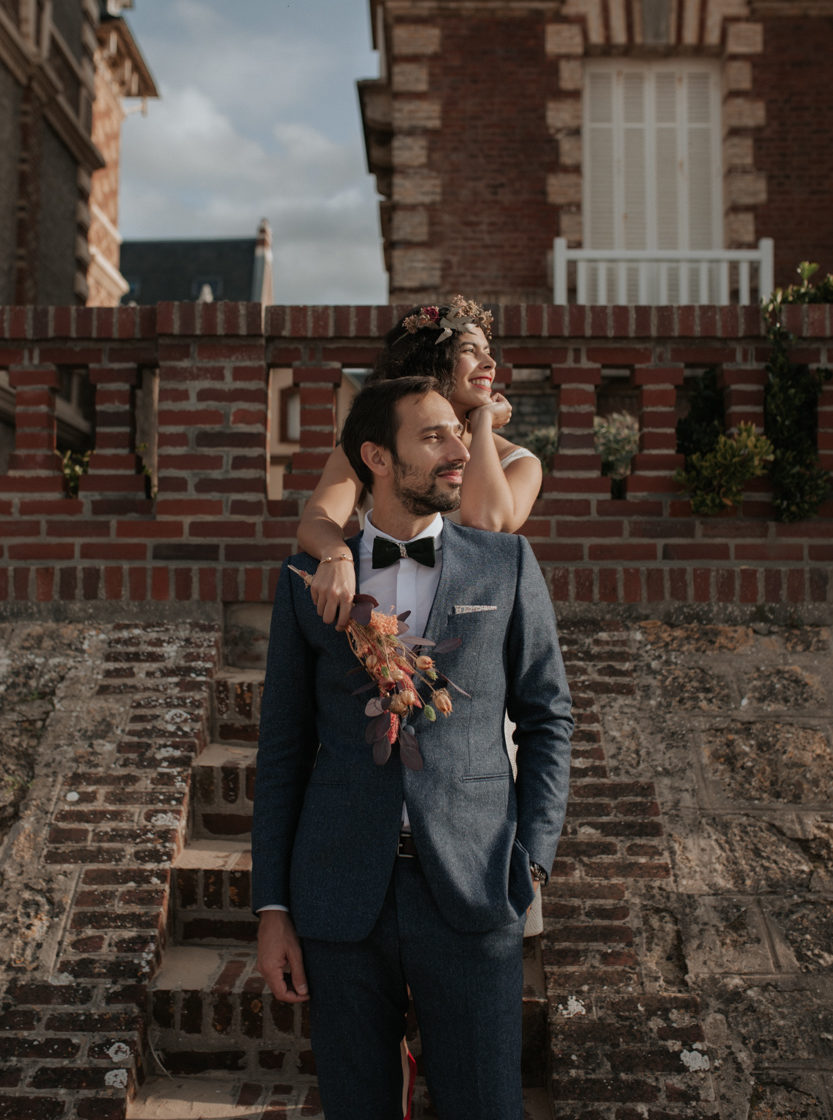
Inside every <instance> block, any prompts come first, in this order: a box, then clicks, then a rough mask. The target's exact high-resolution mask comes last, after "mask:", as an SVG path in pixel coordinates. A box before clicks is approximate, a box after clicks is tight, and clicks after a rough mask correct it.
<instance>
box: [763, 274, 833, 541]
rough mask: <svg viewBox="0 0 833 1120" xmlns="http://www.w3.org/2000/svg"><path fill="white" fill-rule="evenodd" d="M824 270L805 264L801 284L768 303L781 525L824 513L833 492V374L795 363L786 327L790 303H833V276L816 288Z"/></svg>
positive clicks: (769, 412)
mask: <svg viewBox="0 0 833 1120" xmlns="http://www.w3.org/2000/svg"><path fill="white" fill-rule="evenodd" d="M817 271H818V265H817V264H813V263H811V262H810V261H802V262H801V264H800V265H799V266H798V273H799V276H800V277H801V282H800V283H799V284H791V285H790V286H789V287H788V288H785V289H781V288H778V289H776V291H775V292H773V294H772V295H771V296H770V298H769V299H768V300H766V301H765V302H764V304H763V312H764V320H765V323H766V333H767V337H768V338H769V340H770V343H771V345H772V354H771V357H770V360H769V362H768V363H767V366H766V370H767V385H766V394H765V397H764V431H765V432H766V434H767V436H768V437H769V439H770V440H771V441H772V446H773V460H772V466H771V468H770V475H771V478H772V500H773V504H774V506H775V516H776V518H777V519H778V520H779V521H801V520H803V519H805V518H808V517H812V516H813V515H814V514H815V513H817V512H818V508H819V506H820V505H821V503H822V502H824V501H825V500H826V499H827V498H828V497H830V495H831V492H833V478H832V477H831V475H830V472H829V471H826V470H825V469H824V468H823V467H822V466H821V464H820V463H819V456H818V446H817V437H818V400H819V396H820V395H821V390H822V386H823V385H824V383H825V381H829V380H830V378H831V376H833V374H832V373H831V371H830V370H829V369H816V370H811V369H810V367H809V366H807V365H802V364H796V363H793V362H792V361H791V360H790V346H791V344H792V342H793V336H792V335H791V334H790V332H789V331H787V330H786V329H785V328H784V326H783V325H782V323H781V310H782V308H783V306H784V305H785V304H794V303H833V276H831V275H830V274H828V275H827V276H826V277H824V278H823V279H822V280H819V281H818V282H816V283H813V280H812V278H813V276H814V275H815V273H816V272H817Z"/></svg>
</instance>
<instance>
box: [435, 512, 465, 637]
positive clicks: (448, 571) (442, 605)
mask: <svg viewBox="0 0 833 1120" xmlns="http://www.w3.org/2000/svg"><path fill="white" fill-rule="evenodd" d="M456 532H457V527H456V525H455V524H454V522H453V521H445V522H444V523H443V535H442V545H443V547H442V557H443V567H442V571H441V572H440V581H439V583H438V585H437V593H436V595H435V596H434V602H433V603H432V604H431V611H430V613H429V615H428V622H427V623H426V626H425V637H426V638H430V639H431V641H432V642H438V641H440V640H441V639H442V637H443V633H444V631H445V628H446V626H447V624H448V616H449V614H450V613H451V608H452V605H453V603H454V598H455V596H456V595H457V588H459V587H460V585H461V583H464V582H465V577H466V570H465V569H466V564H465V558H464V557H463V555H462V552H463V550H462V549H461V548H460V547H459V545H460V540H459V538H458V537H457V535H456ZM470 574H471V573H470Z"/></svg>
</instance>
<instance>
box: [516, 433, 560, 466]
mask: <svg viewBox="0 0 833 1120" xmlns="http://www.w3.org/2000/svg"><path fill="white" fill-rule="evenodd" d="M518 443H520V444H522V445H523V446H524V447H526V448H528V449H529V450H530V451H531V452H532V454H533V455H537V456H538V458H539V459H540V460H541V465H542V466H543V468H544V471H550V470H552V461H553V458H554V456H555V453H556V451H557V450H558V428H557V427H556V426H555V424H552V425H550V426H549V427H546V428H535V429H533V431H531V432H529V433H528V434H527V435H525V436H521V437H519V438H518Z"/></svg>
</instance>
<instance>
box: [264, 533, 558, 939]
mask: <svg viewBox="0 0 833 1120" xmlns="http://www.w3.org/2000/svg"><path fill="white" fill-rule="evenodd" d="M348 543H349V544H350V547H351V549H352V550H353V553H354V556H356V549H357V543H358V538H355V539H353V540H352V541H349V542H348ZM289 562H291V563H294V564H295V566H296V567H299V568H303V569H304V570H306V571H310V572H312V571H314V570H315V567H316V561H315V560H314V559H313V558H312V557H310V556H308V555H306V554H305V553H302V554H301V555H300V556H296V557H293V558H292V560H291V561H288V562H287V563H289ZM472 606H474V607H489V608H492V607H493V608H495V609H488V610H480V609H477V610H471V609H466V608H471V607H472ZM425 636H426V637H428V638H431V639H433V640H434V641H436V642H438V641H441V640H443V639H445V638H450V637H454V636H459V637H460V638H461V639H462V645H461V646H460V647H459V648H458V649H456V650H454V651H452V652H451V653H446V654H442V655H439V656H438V658H437V661H438V667H439V669H440V671H441V672H442V673H445V674H446V675H447V676H448V677H449V678H450V679H451V680H453V681H454V682H455V683H457V684H459V685H460V687H461V688H464V689H465V690H466V691H467V692H469V693H470V694H471V699H468V698H466V697H463V696H460V695H459V694H456V693H454V692H453V691H452V695H453V696H454V711H453V713H452V714H451V715H450V716H448V717H447V718H443V717H442V716H440V717H438V719H437V721H436V722H435V723H433V724H432V723H429V722H428V721H427V720H426V719H425V717H424V716H423V715H422V714H420V715H418V716H417V718H416V721H415V722H414V730H415V731H416V734H417V736H418V739H419V744H420V751H421V753H422V756H423V758H424V761H425V766H424V769H423V770H421V771H411V770H407V769H405V768H404V767H403V766H402V764H401V763H400V762H399V760H398V758H397V756H396V752H395V751H394V754H393V756H392V757H391V759H390V760H389V761H388V762H387V763H386V764H385V765H384V766H377V765H376V764H375V763H374V762H373V759H372V756H371V748H370V746H369V745H368V743H367V742H366V740H365V729H366V727H367V724H368V717H367V716H366V715H365V714H364V707H365V704H366V703H367V699H368V697H369V696H370V695H372V693H369V692H365V693H362V694H360V695H359V696H353V695H351V693H352V692H353V690H354V689H356V688H358V687H360V686H361V685H362V684H363V683H365V681H366V680H367V677H366V674H365V673H364V671H363V670H362V669H361V668H359V670H358V672H356V671H355V670H356V669H357V666H358V662H357V661H356V659H355V657H354V655H353V653H352V651H351V649H350V645H349V643H348V640H347V637H346V635H345V634H343V633H338V632H337V631H336V630H335V629H334V628H333V627H332V626H328V625H325V624H324V623H323V622H322V621H321V619H320V618H319V617H318V614H317V613H316V610H315V607H314V606H313V603H312V598H311V596H310V594H309V591H308V590H307V588H306V587H305V585H304V583H303V581H302V580H301V579H300V577H299V576H297V575H294V574H293V573H292V572H289V571H288V570H287V568H286V566H284V569H283V571H282V572H281V576H280V580H279V582H278V588H277V593H276V596H275V606H274V610H273V614H272V625H271V634H270V641H269V653H268V658H267V670H266V681H265V686H264V696H263V704H262V714H261V723H260V740H259V749H258V756H257V777H256V783H255V803H254V824H253V830H252V859H253V900H252V905H253V909H254V910H258V909H259V908H260V907H262V906H265V905H267V904H270V903H281V904H283V905H286V906H288V907H289V909H290V912H291V915H292V918H293V921H294V923H295V927H296V929H297V931H298V933H299V934H300V935H301V936H304V937H315V938H322V939H325V940H333V941H356V940H360V939H362V938H364V937H366V936H367V935H368V934H369V932H370V930H371V929H372V928H373V925H374V923H375V921H376V918H377V916H378V914H379V912H380V909H381V906H382V902H383V900H384V897H385V892H386V890H387V887H388V884H389V882H390V877H391V874H392V871H393V864H394V860H395V858H396V846H397V840H398V834H399V829H400V821H401V812H402V801H403V798H404V800H405V801H406V803H407V806H408V813H409V816H410V820H411V827H412V829H413V834H414V840H415V843H416V846H417V850H418V852H419V857H420V862H421V865H422V868H423V870H424V872H425V876H426V879H427V881H428V883H429V885H430V888H431V890H432V892H433V894H434V897H435V899H436V902H437V905H438V906H439V908H440V910H441V912H442V913H443V916H444V917H445V919H446V920H447V921H448V922H449V924H450V925H452V926H454V927H455V928H457V929H459V930H462V931H468V932H475V931H483V930H488V929H493V928H497V927H498V926H501V925H506V924H508V923H509V922H511V921H514V920H516V919H517V918H518V917H519V916H520V915H521V914H523V912H524V911H525V909H526V907H527V906H528V905H529V903H530V902H531V900H532V897H533V887H532V880H531V877H530V873H529V864H530V861H532V862H534V863H540V864H541V865H542V866H544V867H545V868H547V869H549V868H550V867H551V866H552V862H553V859H554V857H555V851H556V846H557V843H558V837H559V834H560V832H561V827H562V824H563V821H564V811H565V806H566V801H567V789H568V781H569V756H570V735H571V733H572V728H573V720H572V717H571V715H570V694H569V690H568V687H567V681H566V678H565V675H564V666H563V662H562V659H561V652H560V649H559V645H558V637H557V634H556V626H555V616H554V613H553V608H552V603H551V601H550V598H549V595H548V593H547V588H546V585H545V583H544V579H543V577H542V575H541V571H540V568H539V567H538V563H537V561H536V559H535V557H534V554H533V552H532V549H531V548H530V546H529V544H528V542H527V541H526V540H525V539H524V538H523V537H519V536H511V535H508V534H504V533H485V532H482V531H479V530H476V529H467V528H462V527H460V526H458V525H455V524H453V523H450V522H446V523H445V525H444V529H443V567H442V573H441V576H440V581H439V586H438V588H437V594H436V597H435V599H434V603H433V606H432V609H431V613H430V616H429V619H428V624H427V626H426V628H425ZM505 709H508V712H509V716H510V717H511V719H512V720H513V721H514V722H515V724H516V731H515V739H516V742H517V745H518V753H517V767H518V775H517V783H516V782H515V781H513V776H512V769H511V765H510V762H509V758H508V755H507V751H506V744H505V740H504V711H505Z"/></svg>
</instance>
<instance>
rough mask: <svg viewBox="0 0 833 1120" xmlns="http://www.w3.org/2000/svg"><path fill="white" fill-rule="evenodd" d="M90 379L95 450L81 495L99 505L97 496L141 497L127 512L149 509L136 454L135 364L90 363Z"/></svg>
mask: <svg viewBox="0 0 833 1120" xmlns="http://www.w3.org/2000/svg"><path fill="white" fill-rule="evenodd" d="M90 381H91V382H92V384H93V385H95V449H94V451H93V453H92V455H91V456H90V465H89V469H88V471H87V474H86V475H84V476H83V477H82V478H81V481H80V483H79V487H78V493H79V496H80V497H82V498H85V499H88V500H89V501H90V504H91V506H92V507H93V508H92V509H91V511H90V512H103V511H102V510H100V509H97V508H96V503H95V497H98V496H106V497H107V498H116V497H118V498H119V499H123V498H126V499H128V503H129V499H131V498H132V499H138V500H139V502H140V505H138V506H136V508H135V509H131V510H129V509H128V506H125V507H124V510H123V512H129V511H131V512H137V513H141V512H149V505H148V504H146V500H145V476H144V475H143V474H142V473H141V463H140V461H139V457H138V455H137V454H136V447H135V438H136V435H135V432H136V417H135V399H134V389H135V387H136V385H137V384H138V381H139V370H138V368H137V366H136V364H135V363H129V364H124V365H118V364H115V363H112V364H108V365H97V366H90Z"/></svg>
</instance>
